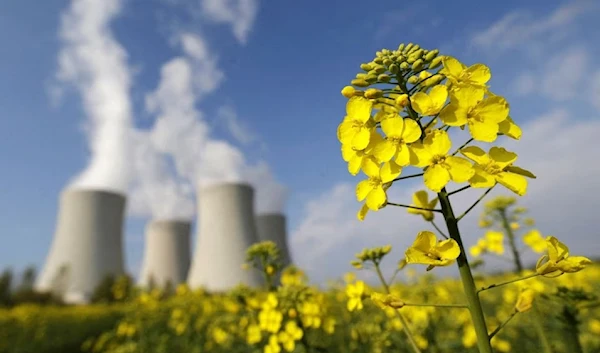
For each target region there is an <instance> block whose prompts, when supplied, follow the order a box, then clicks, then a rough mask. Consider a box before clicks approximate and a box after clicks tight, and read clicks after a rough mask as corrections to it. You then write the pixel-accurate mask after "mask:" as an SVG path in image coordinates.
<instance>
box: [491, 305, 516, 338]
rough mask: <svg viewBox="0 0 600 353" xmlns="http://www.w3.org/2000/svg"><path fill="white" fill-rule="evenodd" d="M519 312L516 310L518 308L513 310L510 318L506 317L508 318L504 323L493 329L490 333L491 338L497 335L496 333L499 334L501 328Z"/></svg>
mask: <svg viewBox="0 0 600 353" xmlns="http://www.w3.org/2000/svg"><path fill="white" fill-rule="evenodd" d="M517 313H518V311H516V310H515V311H513V312H512V314H510V316H509V317H508V318H506V320H504V322H503V323H501V324H500V326H498V327H496V329H495V330H494V331H492V333H490V340H491V339H492V338H493V337H494V336H496V334H497V333H498V332H500V330H502V328H503V327H504V326H506V324H508V322H509V321H510V320H511V319H512V318H513V317H515V315H517Z"/></svg>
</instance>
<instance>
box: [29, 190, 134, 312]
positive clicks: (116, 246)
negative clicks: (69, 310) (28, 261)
mask: <svg viewBox="0 0 600 353" xmlns="http://www.w3.org/2000/svg"><path fill="white" fill-rule="evenodd" d="M124 212H125V197H124V196H123V195H120V194H116V193H113V192H108V191H100V190H83V189H67V190H65V191H63V192H62V194H61V197H60V204H59V210H58V217H57V223H56V231H55V234H54V239H53V241H52V246H51V247H50V251H49V253H48V257H47V259H46V264H45V266H44V268H43V270H42V272H41V273H40V276H39V277H38V281H37V283H36V289H37V290H39V291H52V292H54V293H58V294H60V295H62V296H63V298H64V299H65V300H67V301H71V302H86V301H88V300H89V298H90V296H91V294H92V293H93V291H94V289H95V288H96V287H97V286H98V284H100V282H101V281H102V280H103V279H104V278H105V277H106V276H109V275H113V276H119V275H122V274H123V273H124V259H123V243H122V242H123V240H122V239H123V237H122V232H123V230H122V229H123V218H124Z"/></svg>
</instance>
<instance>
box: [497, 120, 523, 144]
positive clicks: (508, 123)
mask: <svg viewBox="0 0 600 353" xmlns="http://www.w3.org/2000/svg"><path fill="white" fill-rule="evenodd" d="M498 132H500V133H501V134H503V135H506V136H508V137H510V138H512V139H515V140H518V139H520V138H521V134H522V131H521V128H520V127H519V126H518V125H517V124H515V122H514V121H513V120H512V118H511V117H510V115H509V116H507V117H506V119H505V120H502V121H501V122H500V124H498Z"/></svg>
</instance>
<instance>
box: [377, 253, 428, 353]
mask: <svg viewBox="0 0 600 353" xmlns="http://www.w3.org/2000/svg"><path fill="white" fill-rule="evenodd" d="M373 264H374V265H375V272H376V273H377V277H379V280H380V281H381V284H382V285H383V288H384V289H385V292H386V293H387V294H391V291H390V286H389V285H388V283H387V282H386V281H385V278H383V273H381V268H379V263H378V262H373ZM396 315H398V318H399V319H400V322H401V323H402V329H403V330H404V333H405V334H406V337H407V338H408V341H409V343H410V346H411V348H412V350H413V352H414V353H421V349H419V346H418V345H417V341H415V338H414V336H413V334H412V332H410V329H409V328H408V322H407V321H406V319H405V318H404V315H402V313H401V312H400V311H398V310H396Z"/></svg>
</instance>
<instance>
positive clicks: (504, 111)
mask: <svg viewBox="0 0 600 353" xmlns="http://www.w3.org/2000/svg"><path fill="white" fill-rule="evenodd" d="M508 110H509V108H508V102H507V101H506V99H504V98H502V97H500V96H494V97H488V98H486V99H484V100H483V101H481V103H479V104H478V105H477V107H476V108H475V109H474V111H473V114H475V115H477V116H478V117H479V119H481V120H483V121H484V122H488V121H489V122H493V123H496V124H498V123H500V122H501V121H503V120H505V119H506V117H507V116H508Z"/></svg>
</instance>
